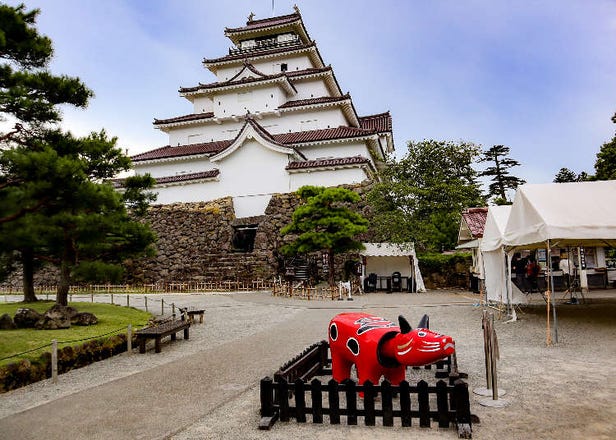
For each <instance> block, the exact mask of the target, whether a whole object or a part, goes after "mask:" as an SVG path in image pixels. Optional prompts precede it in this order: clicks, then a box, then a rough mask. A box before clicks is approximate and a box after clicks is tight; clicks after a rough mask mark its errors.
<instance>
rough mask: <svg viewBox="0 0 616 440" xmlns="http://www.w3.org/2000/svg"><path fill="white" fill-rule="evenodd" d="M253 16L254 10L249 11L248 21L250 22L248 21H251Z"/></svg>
mask: <svg viewBox="0 0 616 440" xmlns="http://www.w3.org/2000/svg"><path fill="white" fill-rule="evenodd" d="M254 16H255V13H254V12H251V13H250V15H249V16H248V21H249V22H250V21H252V19H253V18H254Z"/></svg>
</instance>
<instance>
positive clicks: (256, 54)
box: [203, 43, 315, 64]
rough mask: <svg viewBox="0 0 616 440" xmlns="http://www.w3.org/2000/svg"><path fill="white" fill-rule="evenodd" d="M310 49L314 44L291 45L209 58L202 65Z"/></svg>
mask: <svg viewBox="0 0 616 440" xmlns="http://www.w3.org/2000/svg"><path fill="white" fill-rule="evenodd" d="M311 47H315V44H314V43H310V44H301V43H299V44H296V45H291V46H286V47H281V48H274V49H270V50H264V51H258V52H251V53H249V54H247V53H244V52H241V53H237V54H233V55H225V56H224V57H220V58H210V59H208V58H204V59H203V63H204V64H215V63H222V62H225V61H233V60H242V59H244V58H252V57H260V56H263V55H274V54H278V53H285V52H292V51H296V50H301V49H309V48H311Z"/></svg>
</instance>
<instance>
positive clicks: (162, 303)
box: [160, 298, 165, 315]
mask: <svg viewBox="0 0 616 440" xmlns="http://www.w3.org/2000/svg"><path fill="white" fill-rule="evenodd" d="M160 314H161V315H164V314H165V300H164V299H163V298H161V299H160Z"/></svg>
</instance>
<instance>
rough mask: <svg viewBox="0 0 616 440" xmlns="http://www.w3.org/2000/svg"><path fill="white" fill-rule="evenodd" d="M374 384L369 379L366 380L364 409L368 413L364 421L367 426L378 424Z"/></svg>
mask: <svg viewBox="0 0 616 440" xmlns="http://www.w3.org/2000/svg"><path fill="white" fill-rule="evenodd" d="M375 394H376V392H375V390H374V385H372V382H370V381H369V380H367V381H365V382H364V410H365V412H366V415H365V416H364V423H365V424H366V426H375V425H376V414H375V412H374V398H375Z"/></svg>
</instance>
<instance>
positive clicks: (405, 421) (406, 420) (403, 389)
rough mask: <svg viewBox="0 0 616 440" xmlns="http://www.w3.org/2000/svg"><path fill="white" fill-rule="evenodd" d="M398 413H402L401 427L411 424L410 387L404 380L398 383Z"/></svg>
mask: <svg viewBox="0 0 616 440" xmlns="http://www.w3.org/2000/svg"><path fill="white" fill-rule="evenodd" d="M400 412H401V413H402V426H404V427H407V426H411V424H412V419H413V418H412V417H411V386H410V385H409V383H408V382H407V381H406V380H403V381H402V382H400Z"/></svg>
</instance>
